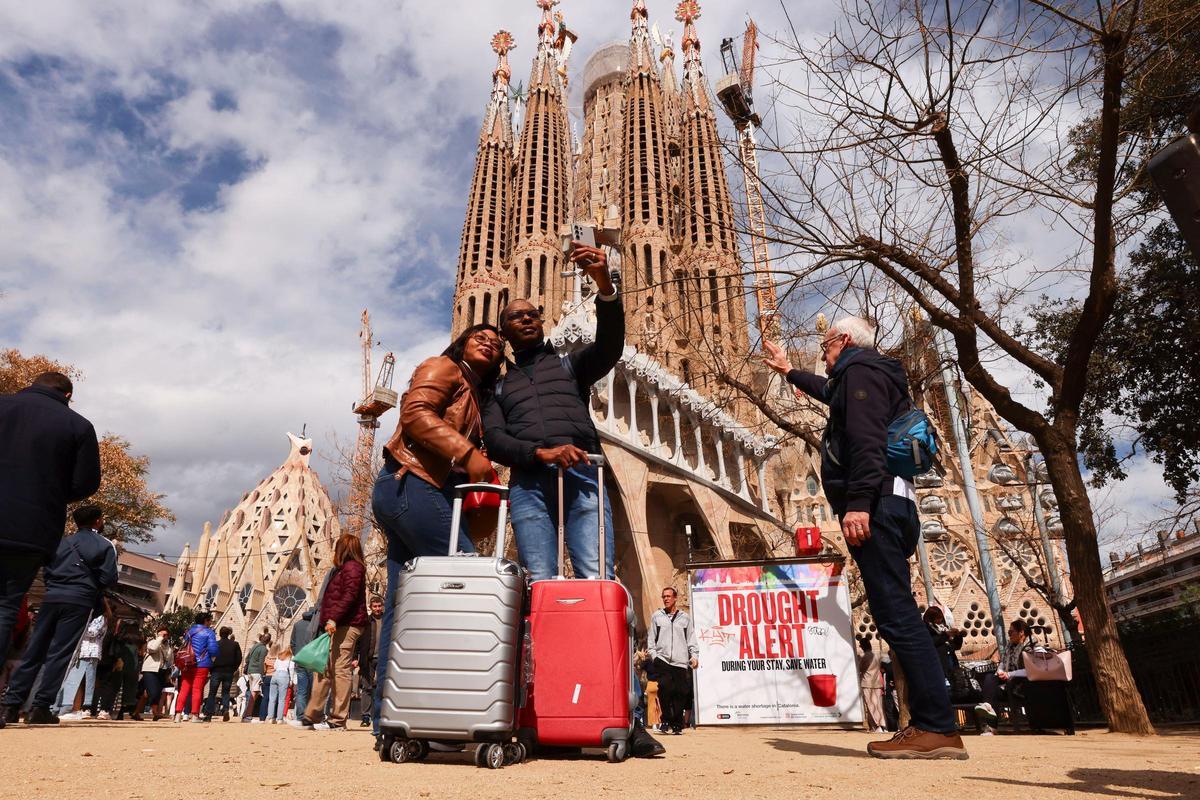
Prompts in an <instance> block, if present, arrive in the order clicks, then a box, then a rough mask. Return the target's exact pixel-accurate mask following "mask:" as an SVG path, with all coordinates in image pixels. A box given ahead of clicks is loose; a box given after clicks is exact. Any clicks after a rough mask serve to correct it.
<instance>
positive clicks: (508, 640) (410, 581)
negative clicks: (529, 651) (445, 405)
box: [379, 484, 526, 769]
mask: <svg viewBox="0 0 1200 800" xmlns="http://www.w3.org/2000/svg"><path fill="white" fill-rule="evenodd" d="M474 491H483V492H492V493H496V494H499V495H500V497H501V503H500V513H499V524H498V526H497V531H496V556H495V557H494V558H487V557H481V556H478V555H465V554H461V553H457V550H458V529H459V521H460V520H461V518H462V502H463V497H464V496H465V495H466V493H467V492H474ZM507 497H508V488H507V487H504V486H493V485H490V484H464V485H462V486H459V487H457V489H456V491H455V496H454V506H453V520H452V522H451V532H450V552H451V553H452V554H454V555H449V556H433V557H429V556H422V557H420V558H415V559H413V560H412V561H410V562H408V563H407V564H405V566H404V569H403V571H402V572H401V573H400V580H399V585H398V588H397V590H396V595H395V597H394V598H392V602H394V603H395V604H396V607H395V617H394V622H393V628H392V644H391V648H390V649H389V651H388V653H387V659H388V664H387V675H386V677H385V679H384V685H383V691H382V700H383V702H382V709H381V713H380V717H379V728H380V731H381V732H382V733H383V737H384V739H383V742H382V743H381V747H380V757H381V758H382V759H383V760H385V761H394V762H403V761H414V760H420V759H422V758H424V757H425V756H426V755H427V754H428V753H429V743H430V742H439V743H457V744H460V745H461V744H464V743H472V742H477V743H480V744H481V746H480V747H479V748H478V749H477V750H476V753H475V761H476V764H478V765H479V766H488V767H491V768H493V769H496V768H499V767H501V766H504V765H505V764H506V763H515V762H518V761H521V760H522V759H523V758H524V756H525V753H524V752H523V750H524V748H523V747H522V746H521V745H520V744H518V743H517V742H516V741H514V732H515V728H516V720H515V717H516V706H517V683H518V674H519V672H518V670H519V665H520V655H521V625H522V618H523V613H522V612H523V606H524V603H525V589H526V573H525V571H524V570H523V569H522V568H521V567H520V566H518V565H517V564H516V563H514V562H512V561H509V560H507V559H505V558H504V557H503V554H504V534H505V525H506V522H507V519H506V517H507V502H506V500H507Z"/></svg>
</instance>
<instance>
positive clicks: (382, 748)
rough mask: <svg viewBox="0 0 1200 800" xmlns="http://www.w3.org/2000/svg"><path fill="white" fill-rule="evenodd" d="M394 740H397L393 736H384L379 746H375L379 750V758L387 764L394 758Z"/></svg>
mask: <svg viewBox="0 0 1200 800" xmlns="http://www.w3.org/2000/svg"><path fill="white" fill-rule="evenodd" d="M394 741H396V740H395V739H394V738H393V737H391V736H384V737H383V739H382V740H381V741H380V743H379V746H378V747H376V748H375V749H376V750H377V751H379V760H380V761H382V762H383V763H385V764H386V763H388V762H389V761H391V760H392V742H394Z"/></svg>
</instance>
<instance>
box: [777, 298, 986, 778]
mask: <svg viewBox="0 0 1200 800" xmlns="http://www.w3.org/2000/svg"><path fill="white" fill-rule="evenodd" d="M763 346H764V349H765V350H766V355H765V357H764V362H765V363H766V365H767V366H768V367H770V368H771V369H773V370H775V371H776V372H778V373H780V374H781V375H784V376H785V377H786V379H787V381H788V383H790V384H792V385H793V386H795V387H796V388H798V389H800V390H801V391H802V392H804V393H805V394H807V395H808V396H809V397H812V398H813V399H815V400H817V401H819V402H821V403H824V404H826V405H828V406H829V421H828V423H827V424H826V426H825V433H824V436H823V438H822V442H821V483H822V485H823V488H824V490H825V497H826V499H827V500H828V501H829V505H830V507H831V508H832V509H833V512H834V513H835V514H836V515H837V516H838V518H839V520H840V521H841V526H842V534H843V535H844V536H845V539H846V545H847V548H848V549H849V551H850V555H851V556H852V557H853V558H854V562H855V564H857V565H858V569H859V573H860V574H861V575H862V580H863V586H864V588H865V589H866V594H867V602H868V604H869V605H870V608H871V616H872V617H873V618H874V619H875V623H876V625H877V626H878V628H879V632H880V634H881V635H882V636H883V638H884V639H886V640H887V643H888V645H890V647H891V650H892V655H893V658H895V659H896V660H897V661H898V662H899V664H900V666H901V668H902V669H903V672H904V676H905V679H906V681H907V682H908V687H909V688H908V691H909V704H910V707H911V713H912V720H911V724H910V725H909V726H908V727H906V728H904V729H902V730H900V731H899V732H898V733H897V734H896V735H895V736H894V737H892V738H891V739H890V740H887V741H878V742H871V743H870V744H868V745H867V752H868V753H869V754H870V755H872V756H875V757H877V758H953V759H965V758H967V757H968V754H967V750H966V748H965V747H964V746H963V743H962V738H961V737H960V736H959V735H958V729H957V725H956V723H955V718H954V713H953V710H952V709H951V707H950V695H949V693H948V692H947V690H946V680H945V677H944V676H943V674H942V669H941V664H940V662H939V660H938V654H937V651H936V650H935V649H934V647H933V641H932V640H931V639H930V638H929V633H928V631H927V630H926V628H925V625H924V624H923V623H922V621H921V612H920V611H919V610H918V608H917V603H916V600H914V599H913V594H912V578H911V576H910V574H909V568H908V559H909V557H910V556H911V555H912V554H913V552H914V551H915V549H916V545H917V537H918V535H919V534H920V520H919V519H918V518H917V505H916V492H915V490H914V488H913V484H912V481H910V480H906V479H904V478H901V477H899V476H896V475H892V474H891V473H889V472H888V469H887V445H888V426H889V425H890V424H891V422H892V421H893V420H895V419H897V418H898V417H900V416H901V415H903V414H906V413H907V412H908V411H910V410H911V409H912V408H913V402H912V398H911V396H910V394H909V389H908V376H907V375H906V374H905V372H904V367H903V366H901V364H900V362H899V361H896V360H895V359H894V358H888V357H887V356H884V355H881V354H880V353H879V352H877V351H876V350H875V326H874V325H872V324H871V323H870V322H868V321H866V320H865V319H860V318H855V317H846V318H843V319H839V320H837V321H836V322H834V323H833V325H831V326H830V327H829V330H828V332H827V333H826V335H825V338H824V341H822V342H821V352H822V354H823V356H824V361H825V370H826V374H825V375H816V374H813V373H811V372H806V371H804V370H798V369H792V365H791V364H790V363H789V361H788V357H787V353H785V352H784V350H783V348H781V347H779V346H778V345H776V344H774V343H772V342H767V341H764V342H763Z"/></svg>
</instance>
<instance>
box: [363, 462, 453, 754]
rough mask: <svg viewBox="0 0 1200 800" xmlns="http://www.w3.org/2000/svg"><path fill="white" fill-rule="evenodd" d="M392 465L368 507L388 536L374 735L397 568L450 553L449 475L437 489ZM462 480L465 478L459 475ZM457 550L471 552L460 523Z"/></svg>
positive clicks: (389, 642) (378, 482) (385, 470)
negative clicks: (397, 474) (401, 474)
mask: <svg viewBox="0 0 1200 800" xmlns="http://www.w3.org/2000/svg"><path fill="white" fill-rule="evenodd" d="M395 472H396V470H395V468H394V467H392V466H385V467H384V468H383V470H382V471H381V472H380V473H379V477H378V478H376V479H375V490H374V492H373V494H372V496H371V509H372V511H373V512H374V514H375V523H376V524H377V525H378V526H379V529H380V530H381V531H383V534H384V536H386V537H387V546H388V552H387V594H386V595H385V596H384V598H383V618H382V619H381V620H380V623H379V642H378V643H377V644H376V650H375V652H377V653H378V654H379V663H378V664H377V665H376V667H375V691H374V697H373V700H374V703H373V706H374V713H373V714H371V730H372V731H373V732H374V733H375V735H379V712H380V710H381V709H382V706H383V681H384V679H385V678H386V677H387V664H388V651H390V650H391V647H392V620H393V619H394V618H395V605H396V604H395V599H394V598H395V594H396V587H397V586H398V585H399V577H400V570H401V568H402V567H403V566H404V564H405V563H406V562H408V561H411V560H412V559H414V558H417V557H418V556H444V555H449V553H450V517H451V514H450V506H451V503H453V501H454V484H453V481H454V479H455V478H454V476H451V482H448V483H447V484H446V487H445V488H438V487H437V486H434V485H433V484H431V483H429V482H428V481H424V480H422V479H420V478H418V477H417V476H416V475H413V474H412V473H405V475H404V477H402V478H401V479H400V480H396V478H395ZM462 480H463V481H464V482H465V481H466V478H465V477H464V478H463V479H462ZM458 551H459V552H460V553H474V552H475V547H474V545H472V544H471V539H470V538H469V537H468V536H467V530H466V526H465V525H463V526H462V527H461V528H460V530H459V533H458Z"/></svg>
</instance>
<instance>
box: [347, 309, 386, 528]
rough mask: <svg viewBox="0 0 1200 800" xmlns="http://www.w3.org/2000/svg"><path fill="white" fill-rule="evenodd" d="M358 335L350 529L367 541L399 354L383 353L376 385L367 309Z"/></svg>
mask: <svg viewBox="0 0 1200 800" xmlns="http://www.w3.org/2000/svg"><path fill="white" fill-rule="evenodd" d="M358 338H359V341H360V342H361V345H362V394H361V395H359V398H360V399H359V400H358V402H357V403H355V404H354V413H355V414H356V415H357V416H358V439H357V441H356V442H355V445H354V458H353V463H352V464H351V468H350V469H351V471H350V506H349V509H348V511H349V513H348V514H347V515H346V529H347V530H348V531H351V532H353V533H357V534H358V535H359V538H361V539H363V541H364V542H365V541H366V540H367V537H368V535H369V534H370V532H371V527H372V525H371V512H370V509H369V508H368V504H369V503H370V500H371V487H372V486H373V485H374V481H375V475H374V474H373V473H374V469H373V467H374V457H375V431H376V430H378V429H379V418H380V417H381V416H383V415H384V414H386V413H387V412H388V410H389V409H392V408H395V407H396V401H397V400H398V399H399V398H398V396H397V394H396V392H395V391H394V390H393V389H392V377H393V373H394V372H395V370H396V357H395V356H394V355H392V354H391V353H388V354H387V355H385V356H384V357H383V365H382V366H381V367H380V368H379V376H378V377H377V378H376V379H375V383H374V385H372V384H371V348H372V347H373V346H374V344H375V337H374V334H373V333H372V331H371V315H370V314H369V313H368V312H367V310H366V309H363V312H362V326H361V328H359V332H358Z"/></svg>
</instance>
